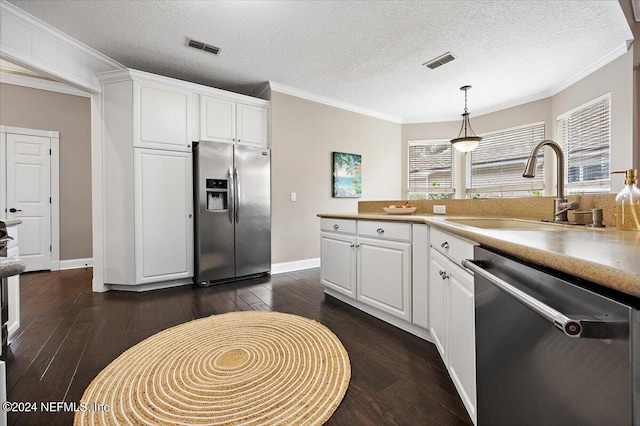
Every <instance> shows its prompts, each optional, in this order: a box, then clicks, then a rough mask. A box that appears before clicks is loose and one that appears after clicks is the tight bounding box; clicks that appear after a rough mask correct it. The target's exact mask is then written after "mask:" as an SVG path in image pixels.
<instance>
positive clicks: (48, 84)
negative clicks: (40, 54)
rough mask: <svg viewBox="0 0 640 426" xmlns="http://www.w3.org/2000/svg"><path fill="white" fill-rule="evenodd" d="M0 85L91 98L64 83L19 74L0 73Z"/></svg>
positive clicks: (89, 95) (86, 93) (88, 94)
mask: <svg viewBox="0 0 640 426" xmlns="http://www.w3.org/2000/svg"><path fill="white" fill-rule="evenodd" d="M0 83H4V84H11V85H14V86H22V87H28V88H31V89H38V90H46V91H49V92H56V93H63V94H65V95H73V96H82V97H85V98H90V97H91V94H90V93H88V92H83V91H82V90H78V89H76V88H73V87H71V86H67V85H66V84H64V83H58V82H57V81H51V80H44V79H41V78H36V77H27V76H25V75H20V74H11V73H0Z"/></svg>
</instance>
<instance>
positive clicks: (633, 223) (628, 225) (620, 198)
mask: <svg viewBox="0 0 640 426" xmlns="http://www.w3.org/2000/svg"><path fill="white" fill-rule="evenodd" d="M613 173H624V174H625V179H624V188H623V189H622V191H620V192H619V193H618V195H617V196H616V213H615V218H616V228H618V229H622V230H630V231H640V189H638V186H637V185H638V172H637V170H635V169H629V170H625V171H621V172H612V174H613Z"/></svg>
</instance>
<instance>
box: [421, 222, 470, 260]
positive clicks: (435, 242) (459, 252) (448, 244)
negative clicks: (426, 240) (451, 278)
mask: <svg viewBox="0 0 640 426" xmlns="http://www.w3.org/2000/svg"><path fill="white" fill-rule="evenodd" d="M475 245H477V244H476V243H474V242H471V241H469V240H465V239H463V238H460V237H457V236H455V235H452V234H449V233H448V232H443V231H441V230H439V229H436V228H431V247H433V248H434V249H435V250H437V251H439V252H440V253H442V254H444V255H445V256H447V257H449V258H450V259H451V260H453V261H454V262H455V263H457V264H458V265H462V261H463V260H464V259H473V246H475Z"/></svg>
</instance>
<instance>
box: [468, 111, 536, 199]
mask: <svg viewBox="0 0 640 426" xmlns="http://www.w3.org/2000/svg"><path fill="white" fill-rule="evenodd" d="M543 140H544V123H543V122H540V123H534V124H527V125H525V126H520V127H515V128H511V129H505V130H500V131H497V132H493V133H489V134H485V135H482V141H481V142H480V145H478V147H477V148H476V149H475V150H474V151H472V152H471V153H469V154H467V164H466V167H467V198H502V197H505V198H506V197H527V196H540V195H542V190H543V189H544V175H543V172H542V171H543V170H544V168H543V166H544V164H543V163H544V161H543V156H542V153H541V155H540V156H539V157H538V163H537V169H536V171H537V172H536V177H535V178H533V179H525V178H523V177H522V172H523V171H524V167H525V165H526V163H527V158H528V157H529V154H530V153H531V150H532V149H533V147H534V146H535V145H536V144H537V143H538V142H541V141H543Z"/></svg>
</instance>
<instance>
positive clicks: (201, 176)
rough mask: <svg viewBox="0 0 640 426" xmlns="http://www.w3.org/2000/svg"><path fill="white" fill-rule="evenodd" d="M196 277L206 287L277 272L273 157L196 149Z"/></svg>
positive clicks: (202, 145)
mask: <svg viewBox="0 0 640 426" xmlns="http://www.w3.org/2000/svg"><path fill="white" fill-rule="evenodd" d="M193 162H194V164H193V176H194V185H193V188H194V202H195V209H194V211H195V221H194V224H195V233H194V236H195V238H194V240H195V250H194V258H195V275H194V282H195V283H196V284H197V285H200V286H207V285H211V284H219V283H223V282H227V281H233V280H237V279H243V278H250V277H255V276H260V275H267V274H269V273H270V271H271V152H270V150H268V149H266V148H257V147H250V146H245V145H232V144H228V143H219V142H207V141H201V142H196V143H194V144H193Z"/></svg>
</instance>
